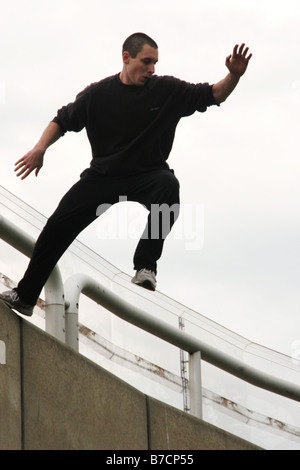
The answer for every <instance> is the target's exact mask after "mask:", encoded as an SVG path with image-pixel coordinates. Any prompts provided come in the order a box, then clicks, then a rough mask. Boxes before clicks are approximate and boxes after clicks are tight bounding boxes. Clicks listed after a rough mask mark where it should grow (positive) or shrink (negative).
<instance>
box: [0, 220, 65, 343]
mask: <svg viewBox="0 0 300 470" xmlns="http://www.w3.org/2000/svg"><path fill="white" fill-rule="evenodd" d="M0 238H2V240H4V241H5V242H6V243H8V244H9V245H11V246H12V247H14V248H16V250H18V251H20V252H21V253H23V254H24V255H25V256H28V257H29V258H30V257H31V255H32V252H33V249H34V245H35V240H34V239H33V238H32V237H30V236H29V235H28V234H27V233H25V232H24V231H23V230H21V229H20V228H19V227H18V226H16V225H15V224H13V223H12V222H10V221H8V220H7V219H6V218H5V217H3V216H2V215H0ZM45 311H46V331H47V333H49V334H51V335H52V336H55V338H57V339H59V340H60V341H63V342H65V301H64V290H63V282H62V277H61V274H60V270H59V268H58V266H55V268H54V269H53V271H52V273H51V275H50V276H49V279H48V281H47V282H46V284H45Z"/></svg>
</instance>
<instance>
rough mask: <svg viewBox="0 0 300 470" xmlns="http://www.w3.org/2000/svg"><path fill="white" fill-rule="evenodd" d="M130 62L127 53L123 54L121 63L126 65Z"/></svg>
mask: <svg viewBox="0 0 300 470" xmlns="http://www.w3.org/2000/svg"><path fill="white" fill-rule="evenodd" d="M129 60H130V54H129V52H127V51H124V52H123V63H124V64H128V63H129Z"/></svg>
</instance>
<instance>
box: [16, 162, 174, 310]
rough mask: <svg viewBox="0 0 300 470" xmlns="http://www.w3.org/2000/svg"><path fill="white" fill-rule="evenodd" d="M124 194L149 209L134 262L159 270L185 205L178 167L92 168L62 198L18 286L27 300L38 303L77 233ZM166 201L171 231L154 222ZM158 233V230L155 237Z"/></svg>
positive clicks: (38, 241) (137, 266)
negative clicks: (119, 171)
mask: <svg viewBox="0 0 300 470" xmlns="http://www.w3.org/2000/svg"><path fill="white" fill-rule="evenodd" d="M120 195H122V196H123V195H126V196H127V200H128V201H135V202H139V203H141V204H143V205H144V206H145V207H146V208H147V209H148V210H149V216H148V223H147V226H146V229H145V231H144V233H143V235H142V237H141V239H140V241H139V243H138V245H137V248H136V251H135V254H134V258H133V262H134V269H136V270H140V269H142V268H146V269H150V270H151V271H154V272H155V273H156V266H157V264H156V263H157V260H158V259H159V258H160V256H161V253H162V249H163V244H164V240H165V238H166V236H167V235H168V233H169V231H170V230H171V228H172V225H173V224H174V222H175V220H176V217H177V216H178V211H179V183H178V180H177V178H176V177H175V175H174V173H173V172H172V171H170V170H168V169H158V170H153V171H150V172H149V173H142V174H140V175H131V176H127V177H125V178H123V177H120V176H102V175H99V173H97V172H95V171H94V170H91V169H87V170H85V171H84V172H83V173H82V175H81V179H80V180H79V181H78V182H77V183H75V184H74V186H72V188H71V189H70V190H69V191H68V192H67V193H66V195H65V196H64V197H63V198H62V200H61V202H60V204H59V206H58V207H57V209H56V210H55V212H54V213H53V214H52V216H51V217H50V218H49V219H48V221H47V224H46V225H45V227H44V229H43V231H42V233H41V234H40V236H39V238H38V240H37V242H36V245H35V249H34V251H33V254H32V258H31V261H30V263H29V266H28V268H27V270H26V273H25V275H24V277H23V279H22V280H21V281H20V282H19V284H18V287H17V291H18V294H19V296H20V298H21V299H22V300H23V301H24V302H26V303H28V304H31V305H35V303H36V301H37V299H38V297H39V294H40V292H41V290H42V288H43V286H44V284H45V283H46V281H47V279H48V277H49V275H50V273H51V271H52V269H53V268H54V266H55V265H56V263H57V261H58V260H59V258H60V257H61V256H62V254H63V253H64V252H65V251H66V249H67V248H68V247H69V245H70V244H71V243H72V242H73V240H74V239H75V238H76V237H77V235H78V234H79V233H80V232H82V230H84V229H85V228H86V227H87V226H88V225H89V224H90V223H91V222H93V221H94V220H95V219H96V218H97V215H100V213H99V209H101V208H103V207H105V206H106V208H107V206H108V205H109V204H114V203H116V202H119V196H120ZM162 204H167V205H168V206H169V207H170V208H173V209H174V210H172V211H171V212H170V215H171V217H170V219H169V221H168V223H167V224H166V223H165V224H164V228H166V227H167V226H168V230H166V231H165V233H159V232H160V228H158V227H153V220H154V223H155V222H160V221H157V219H156V218H154V219H153V220H151V214H152V213H151V205H152V207H153V206H154V205H159V206H160V205H162ZM100 206H101V207H100ZM154 212H155V211H154ZM151 222H152V224H151ZM153 233H154V235H156V236H154V237H153V236H152V237H151V234H153Z"/></svg>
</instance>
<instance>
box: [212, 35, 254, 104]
mask: <svg viewBox="0 0 300 470" xmlns="http://www.w3.org/2000/svg"><path fill="white" fill-rule="evenodd" d="M244 47H245V44H242V45H241V46H240V47H239V46H238V45H236V46H235V47H234V49H233V53H232V54H230V55H229V56H228V57H226V67H227V68H228V70H229V74H228V75H227V76H226V77H225V78H223V80H221V81H219V82H218V83H215V84H214V85H213V95H214V98H215V100H216V102H217V103H219V104H220V103H222V102H223V101H225V100H226V99H227V98H228V96H229V95H230V94H231V93H232V92H233V90H234V89H235V87H236V86H237V84H238V82H239V80H240V78H241V76H242V75H244V73H245V72H246V70H247V67H248V63H249V60H250V59H251V57H252V54H249V56H248V57H247V54H248V50H249V48H248V47H246V48H245V50H244Z"/></svg>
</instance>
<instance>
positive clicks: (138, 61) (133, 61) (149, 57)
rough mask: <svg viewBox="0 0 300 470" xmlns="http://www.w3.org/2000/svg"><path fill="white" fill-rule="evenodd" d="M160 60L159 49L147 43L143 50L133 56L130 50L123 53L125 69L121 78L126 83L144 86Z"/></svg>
mask: <svg viewBox="0 0 300 470" xmlns="http://www.w3.org/2000/svg"><path fill="white" fill-rule="evenodd" d="M157 61H158V50H157V49H154V48H153V47H151V46H149V45H148V44H145V45H144V47H143V49H142V50H141V52H139V53H138V54H137V56H136V57H135V58H132V57H131V56H130V54H129V53H128V52H126V51H125V52H124V53H123V64H124V67H123V71H122V73H121V76H120V78H121V80H122V82H123V83H125V84H126V85H136V86H143V85H145V84H146V83H147V80H148V79H149V78H150V77H151V75H152V74H153V73H154V72H155V64H156V63H157Z"/></svg>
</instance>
